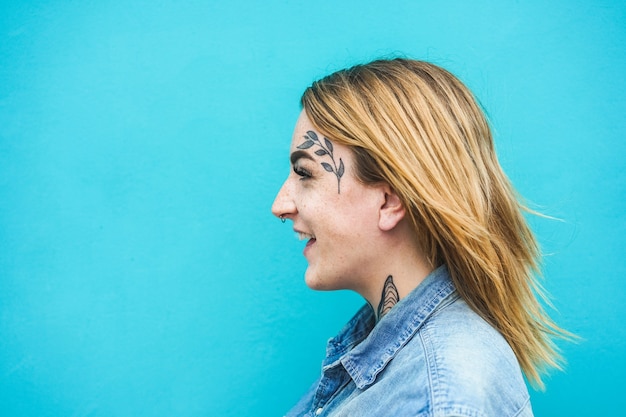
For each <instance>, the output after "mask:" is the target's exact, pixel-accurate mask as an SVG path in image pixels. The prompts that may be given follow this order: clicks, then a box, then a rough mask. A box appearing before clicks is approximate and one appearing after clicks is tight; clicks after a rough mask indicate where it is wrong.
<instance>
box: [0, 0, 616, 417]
mask: <svg viewBox="0 0 626 417" xmlns="http://www.w3.org/2000/svg"><path fill="white" fill-rule="evenodd" d="M624 51H626V4H625V3H624V2H621V1H620V2H618V1H593V2H588V1H550V2H544V1H527V2H519V1H471V2H466V1H440V2H432V1H395V0H387V1H384V2H374V1H364V0H358V1H357V0H354V1H342V2H334V1H319V0H318V1H308V2H290V1H278V0H270V1H268V0H266V1H262V2H261V1H258V2H253V1H228V2H222V1H219V2H218V1H197V2H189V1H184V2H177V1H173V0H163V1H121V0H108V1H97V2H96V1H85V2H78V1H13V2H6V1H5V2H2V5H1V6H0V415H2V416H135V415H141V416H166V415H168V416H169V415H175V416H252V415H254V416H278V415H282V414H281V413H284V412H285V411H286V410H287V409H289V408H290V407H291V405H293V403H294V402H295V401H296V400H297V399H298V397H299V395H300V394H302V393H303V392H304V390H305V389H306V388H307V387H308V385H309V383H310V382H312V381H313V379H314V378H315V377H316V376H317V375H318V374H319V366H320V361H321V358H322V356H323V354H324V349H325V341H326V339H327V338H328V337H330V336H332V335H334V334H335V333H336V331H337V330H338V329H339V328H340V327H342V325H343V324H344V322H345V321H346V320H347V319H348V318H349V317H350V316H351V315H352V314H353V313H354V311H355V310H356V309H357V308H358V306H360V304H361V303H362V300H361V299H360V298H359V297H358V296H357V295H355V294H351V293H348V292H338V293H316V292H313V291H310V290H308V289H307V288H306V286H305V285H304V283H303V278H302V276H303V271H304V268H305V266H306V264H305V261H304V259H303V258H302V256H301V250H302V244H299V243H298V242H297V241H296V240H295V239H294V238H293V236H292V232H291V227H290V225H289V224H285V225H282V224H281V223H280V222H279V221H278V220H276V219H275V218H273V217H272V216H271V214H270V211H269V209H270V205H271V203H272V200H273V198H274V195H275V193H276V192H277V190H278V188H279V186H280V184H281V182H282V180H283V179H284V177H285V176H286V175H287V173H288V169H289V166H288V159H287V158H288V155H287V152H288V148H289V141H290V137H291V130H292V127H293V124H294V123H295V119H296V117H297V115H298V113H299V107H298V99H299V96H300V94H301V92H302V91H303V89H304V88H305V87H306V86H307V85H309V84H310V83H311V82H312V81H313V80H314V79H316V78H318V77H320V76H323V75H325V74H327V73H329V72H331V71H334V70H337V69H340V68H342V67H345V66H347V65H352V64H354V63H357V62H362V61H367V60H370V59H373V58H377V57H380V56H387V55H389V54H395V53H401V54H406V55H408V56H411V57H414V58H420V59H426V60H430V61H433V62H435V63H437V64H440V65H442V66H444V67H446V68H448V69H449V70H451V71H452V72H454V73H455V74H457V75H458V76H459V77H460V78H461V79H462V80H464V81H465V82H466V83H467V84H468V85H469V86H470V88H472V89H473V90H474V91H475V93H476V95H477V96H478V97H479V99H480V101H481V102H482V104H483V105H484V107H485V108H486V109H487V112H488V114H489V117H490V119H491V122H492V124H493V127H494V131H495V136H496V140H497V147H498V152H499V154H500V157H501V162H502V164H503V166H504V167H505V170H506V171H507V172H508V174H509V176H510V177H511V179H512V181H513V182H514V184H515V185H516V187H517V188H518V189H519V191H520V192H521V194H522V195H524V196H525V197H526V198H527V199H528V201H529V202H530V205H531V207H533V208H535V209H538V210H539V211H541V212H543V213H545V214H548V215H551V216H555V217H557V218H559V219H561V220H558V221H557V220H549V219H544V218H532V220H531V221H532V225H533V227H534V229H535V230H536V232H537V233H538V237H539V240H540V241H541V244H542V247H543V250H544V252H545V254H546V257H545V262H544V271H545V276H546V281H545V286H546V287H547V289H548V290H549V291H550V292H551V293H552V295H553V301H554V305H555V308H556V310H553V314H554V317H555V319H556V320H557V321H558V322H559V323H560V324H562V325H563V326H564V327H566V328H568V329H569V330H571V331H574V332H576V333H577V334H579V335H580V336H581V337H582V338H583V339H582V341H581V342H579V343H577V344H562V347H563V350H564V353H565V355H566V357H567V359H568V361H569V364H568V366H567V369H566V372H565V373H554V374H553V375H552V377H551V378H549V379H547V381H546V382H547V391H546V392H544V393H541V392H532V398H533V402H534V408H535V413H536V415H537V416H586V415H617V414H619V413H620V411H622V410H623V409H624V408H625V407H626V396H624V395H623V386H622V383H623V379H624V376H625V375H626V359H625V357H626V355H625V353H626V349H625V347H626V326H624V318H625V313H626V308H625V307H624V299H625V295H626V294H625V293H626V291H625V289H626V285H625V284H624V279H625V276H626V260H625V259H624V255H625V253H624V245H625V244H626V238H625V233H626V171H625V163H624V162H625V160H624V158H625V155H626V141H625V140H624V134H625V133H626V117H625V114H626V53H625V52H624Z"/></svg>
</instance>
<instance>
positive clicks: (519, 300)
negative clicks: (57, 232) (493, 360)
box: [301, 58, 568, 388]
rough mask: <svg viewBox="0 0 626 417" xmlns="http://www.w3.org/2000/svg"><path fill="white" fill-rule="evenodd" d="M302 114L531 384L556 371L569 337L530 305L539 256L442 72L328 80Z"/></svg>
mask: <svg viewBox="0 0 626 417" xmlns="http://www.w3.org/2000/svg"><path fill="white" fill-rule="evenodd" d="M301 102H302V106H303V108H304V110H305V111H306V113H307V115H308V116H309V118H310V120H311V121H312V123H313V124H314V125H315V126H316V127H317V128H318V129H320V130H321V131H322V132H324V134H326V135H328V137H329V138H331V139H333V140H335V141H337V142H338V143H341V144H344V145H347V146H349V147H351V149H352V150H353V151H354V154H355V160H356V172H357V174H356V175H357V177H358V178H359V179H360V180H361V181H362V182H364V183H366V184H367V183H377V182H381V181H384V182H386V183H388V184H389V185H390V186H391V187H392V188H393V189H394V190H395V191H396V192H397V193H398V195H399V196H400V198H401V199H402V201H403V203H404V204H405V206H406V208H407V214H408V217H409V220H410V221H411V224H412V226H413V228H414V231H415V236H416V239H417V240H418V243H419V245H420V247H421V248H422V250H423V251H424V253H425V254H426V256H427V257H428V259H429V261H430V262H431V263H432V265H433V266H436V265H439V264H441V263H445V264H447V266H448V269H449V271H450V275H451V277H452V279H453V281H454V283H455V285H456V288H457V291H458V292H459V294H460V295H461V296H462V297H463V299H464V300H465V301H466V302H467V303H468V304H469V305H470V306H471V307H472V308H473V309H474V310H475V311H476V312H477V313H478V314H480V315H481V316H482V317H483V318H484V319H486V320H487V321H488V322H489V323H491V324H492V325H493V326H494V327H495V328H496V329H498V330H499V331H500V333H501V334H502V335H503V336H504V337H505V339H506V340H507V342H508V343H509V345H510V346H511V348H512V349H513V351H514V352H515V355H516V356H517V359H518V361H519V363H520V366H521V368H522V369H523V371H524V373H525V375H526V377H527V378H528V380H529V381H530V382H531V384H533V385H534V386H535V387H539V388H543V383H542V381H541V374H542V373H543V372H544V371H546V370H547V369H548V368H552V367H554V368H559V369H560V362H561V356H560V355H559V353H558V350H557V348H556V346H555V344H554V342H553V338H554V337H555V336H556V337H567V335H568V333H567V332H566V331H564V330H562V329H561V328H559V327H558V326H557V325H556V324H555V323H554V322H553V321H552V319H550V317H549V316H548V315H547V314H546V312H545V311H544V309H543V307H542V305H541V304H540V302H539V300H538V299H541V300H543V301H546V295H545V292H544V291H543V289H542V287H541V285H540V283H539V282H538V280H537V275H538V273H539V268H538V261H539V258H540V255H539V249H538V245H537V242H536V240H535V237H534V236H533V233H532V232H531V230H530V228H529V227H528V225H527V223H526V220H525V219H524V217H523V215H522V212H523V211H524V210H526V208H525V207H524V206H523V205H522V204H521V203H520V202H519V199H518V197H517V195H516V193H515V191H514V190H513V188H512V186H511V184H510V182H509V180H508V178H507V177H506V175H505V174H504V172H503V171H502V169H501V167H500V165H499V163H498V160H497V157H496V153H495V149H494V144H493V139H492V136H491V131H490V129H489V125H488V123H487V120H486V118H485V116H484V114H483V112H482V111H481V109H480V107H479V106H478V104H477V103H476V100H475V99H474V97H473V95H472V94H471V92H470V91H469V90H468V89H467V88H466V87H465V86H464V85H463V84H462V83H461V82H460V81H459V80H458V79H457V78H456V77H454V76H453V75H452V74H450V73H449V72H448V71H446V70H444V69H442V68H440V67H438V66H435V65H433V64H430V63H427V62H422V61H414V60H409V59H401V58H397V59H393V60H378V61H374V62H371V63H369V64H365V65H357V66H355V67H352V68H349V69H345V70H341V71H338V72H335V73H333V74H331V75H329V76H327V77H325V78H323V79H321V80H319V81H316V82H314V83H313V85H311V87H309V88H307V90H306V91H305V92H304V94H303V96H302V100H301Z"/></svg>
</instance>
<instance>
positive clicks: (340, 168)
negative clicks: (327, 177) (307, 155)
mask: <svg viewBox="0 0 626 417" xmlns="http://www.w3.org/2000/svg"><path fill="white" fill-rule="evenodd" d="M304 139H305V140H304V142H302V143H301V144H300V145H298V146H297V148H298V149H309V148H310V147H312V146H317V147H319V148H320V149H318V150H316V151H315V155H317V156H324V155H328V156H329V157H330V161H331V162H332V163H333V164H332V165H331V164H329V163H328V162H322V163H321V164H322V167H323V168H324V169H325V170H326V171H328V172H332V173H333V174H335V176H336V177H337V194H341V177H342V176H343V173H344V171H345V168H344V165H343V161H342V160H341V158H339V165H337V163H336V162H335V157H334V156H333V143H332V142H331V141H330V140H328V139H327V138H324V143H322V141H321V140H320V139H319V138H318V136H317V133H315V132H314V131H312V130H308V131H307V132H306V135H304Z"/></svg>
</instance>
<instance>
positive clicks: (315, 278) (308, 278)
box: [304, 270, 342, 291]
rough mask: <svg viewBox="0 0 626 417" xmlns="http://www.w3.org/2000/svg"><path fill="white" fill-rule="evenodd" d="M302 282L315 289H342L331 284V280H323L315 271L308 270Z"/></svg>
mask: <svg viewBox="0 0 626 417" xmlns="http://www.w3.org/2000/svg"><path fill="white" fill-rule="evenodd" d="M304 282H305V283H306V286H307V287H309V288H310V289H312V290H315V291H334V290H339V289H342V288H341V287H340V286H338V285H336V284H335V285H333V283H332V281H328V280H325V279H323V278H321V277H320V276H319V275H317V274H315V273H311V272H309V271H308V270H307V271H306V273H305V274H304Z"/></svg>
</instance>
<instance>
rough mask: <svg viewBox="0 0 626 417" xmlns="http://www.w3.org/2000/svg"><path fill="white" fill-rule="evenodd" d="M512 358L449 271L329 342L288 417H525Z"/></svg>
mask: <svg viewBox="0 0 626 417" xmlns="http://www.w3.org/2000/svg"><path fill="white" fill-rule="evenodd" d="M532 415H533V414H532V410H531V406H530V399H529V395H528V390H527V388H526V384H525V382H524V379H523V377H522V373H521V370H520V367H519V364H518V362H517V359H516V357H515V355H514V353H513V351H512V350H511V348H510V347H509V345H508V344H507V342H506V341H505V340H504V338H503V337H502V336H501V335H500V333H499V332H498V331H497V330H495V329H494V328H493V327H491V326H490V325H489V324H488V323H487V322H486V321H484V320H483V319H482V318H481V317H480V316H479V315H478V314H476V313H475V312H474V311H473V310H472V309H470V308H469V306H468V305H467V304H466V303H465V301H463V299H462V298H460V296H459V295H458V293H457V292H456V290H455V288H454V284H453V283H452V281H451V279H450V276H449V273H448V270H447V268H446V266H445V265H444V266H441V267H439V268H438V269H436V270H435V271H433V272H432V273H431V274H430V275H429V276H428V277H426V279H425V280H424V281H423V282H422V283H421V284H420V285H419V286H418V287H417V288H416V289H414V290H413V291H412V292H411V293H410V294H409V295H407V296H406V297H405V298H403V299H402V300H400V301H399V302H398V304H396V305H395V306H394V308H393V309H391V311H390V312H389V313H387V314H386V315H385V316H384V317H383V318H382V319H381V320H380V321H379V322H378V323H376V319H375V316H374V311H373V309H372V308H371V307H370V306H369V305H365V306H363V308H361V310H359V312H358V313H357V314H356V315H355V316H354V318H352V320H350V322H348V324H347V325H346V326H345V327H344V329H343V330H342V331H341V332H340V333H339V335H337V337H335V338H333V339H331V340H329V342H328V345H327V348H326V358H325V359H324V361H323V363H322V376H321V377H320V379H319V380H318V381H317V382H316V383H315V384H313V386H312V387H311V389H310V390H309V392H308V393H307V394H306V395H305V396H304V397H303V398H302V399H301V400H300V401H299V402H298V404H297V405H296V406H295V407H294V408H293V409H292V410H291V411H290V412H289V413H288V414H287V417H296V416H298V417H300V416H333V417H340V416H346V417H369V416H372V417H373V416H385V417H404V416H406V417H409V416H411V417H422V416H423V417H427V416H428V417H444V416H445V417H452V416H458V417H487V416H494V417H514V416H515V417H528V416H532Z"/></svg>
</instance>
